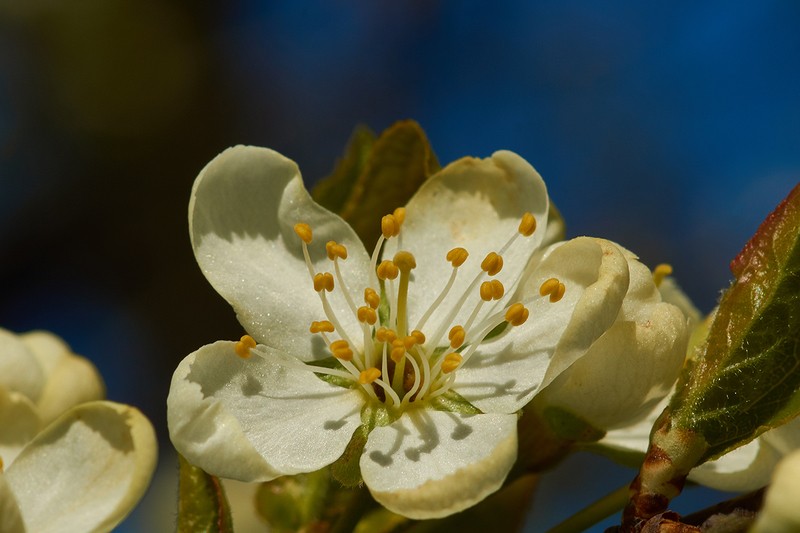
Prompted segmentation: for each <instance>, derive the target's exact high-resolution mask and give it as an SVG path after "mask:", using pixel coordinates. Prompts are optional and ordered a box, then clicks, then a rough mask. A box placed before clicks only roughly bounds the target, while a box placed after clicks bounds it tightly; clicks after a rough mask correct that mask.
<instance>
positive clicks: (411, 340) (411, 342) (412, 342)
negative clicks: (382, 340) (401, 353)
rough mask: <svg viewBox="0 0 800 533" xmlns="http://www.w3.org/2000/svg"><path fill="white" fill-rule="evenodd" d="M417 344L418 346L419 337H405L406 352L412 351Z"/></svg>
mask: <svg viewBox="0 0 800 533" xmlns="http://www.w3.org/2000/svg"><path fill="white" fill-rule="evenodd" d="M417 344H418V342H417V337H415V336H414V335H406V336H405V337H403V346H405V348H406V351H408V350H410V349H411V348H413V347H414V346H416V345H417Z"/></svg>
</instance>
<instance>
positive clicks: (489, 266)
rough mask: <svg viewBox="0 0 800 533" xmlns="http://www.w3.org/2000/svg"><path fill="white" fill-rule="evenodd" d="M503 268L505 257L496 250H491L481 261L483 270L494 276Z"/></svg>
mask: <svg viewBox="0 0 800 533" xmlns="http://www.w3.org/2000/svg"><path fill="white" fill-rule="evenodd" d="M502 269H503V257H502V256H500V255H498V254H497V253H495V252H489V253H488V254H487V255H486V257H485V258H484V259H483V261H482V262H481V270H483V271H484V272H486V273H487V274H489V275H490V276H494V275H495V274H497V273H498V272H500V271H501V270H502Z"/></svg>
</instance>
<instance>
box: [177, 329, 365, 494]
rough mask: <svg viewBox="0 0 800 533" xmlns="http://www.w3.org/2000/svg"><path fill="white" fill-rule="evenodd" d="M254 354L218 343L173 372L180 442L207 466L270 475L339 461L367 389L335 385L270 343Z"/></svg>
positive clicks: (245, 476) (247, 475)
mask: <svg viewBox="0 0 800 533" xmlns="http://www.w3.org/2000/svg"><path fill="white" fill-rule="evenodd" d="M253 352H254V353H253V354H252V355H251V357H250V358H249V359H242V358H240V357H238V356H237V355H236V354H235V353H234V343H231V342H224V341H221V342H217V343H214V344H210V345H208V346H204V347H202V348H200V349H199V350H198V351H196V352H194V353H193V354H191V355H189V356H188V357H186V358H185V359H184V360H183V361H182V362H181V364H180V365H179V366H178V368H177V369H176V370H175V374H174V376H173V378H172V385H171V386H170V392H169V397H168V398H167V421H168V423H169V431H170V438H171V439H172V443H173V444H174V445H175V448H176V449H177V450H178V451H179V452H180V453H181V454H183V456H184V457H186V459H187V460H188V461H189V462H190V463H192V464H194V465H197V466H199V467H200V468H202V469H203V470H205V471H207V472H209V473H211V474H214V475H217V476H221V477H226V478H232V479H238V480H240V481H267V480H270V479H274V478H276V477H278V476H281V475H284V474H297V473H300V472H311V471H314V470H318V469H320V468H322V467H323V466H326V465H329V464H331V463H332V462H333V461H335V460H336V459H337V458H338V457H339V456H340V455H341V454H342V452H343V451H344V449H345V447H346V446H347V443H348V442H349V441H350V437H351V436H352V435H353V431H355V429H356V427H358V426H359V425H360V423H361V407H362V406H363V402H364V399H363V396H362V394H361V393H360V392H358V391H356V390H351V389H345V388H342V387H336V386H334V385H330V384H328V383H326V382H324V381H322V380H321V379H319V378H318V377H316V375H315V374H314V373H313V372H311V371H310V370H308V369H307V367H305V365H303V364H302V363H301V362H299V361H297V360H296V359H294V358H293V357H290V356H286V355H282V354H280V353H278V352H277V351H274V350H271V349H269V348H267V347H264V346H259V347H258V348H257V349H255V350H253Z"/></svg>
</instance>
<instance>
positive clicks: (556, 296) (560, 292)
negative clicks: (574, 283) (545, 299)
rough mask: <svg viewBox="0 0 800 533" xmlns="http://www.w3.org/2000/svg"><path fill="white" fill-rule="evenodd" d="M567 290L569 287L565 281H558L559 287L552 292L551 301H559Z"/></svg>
mask: <svg viewBox="0 0 800 533" xmlns="http://www.w3.org/2000/svg"><path fill="white" fill-rule="evenodd" d="M566 292H567V287H566V285H564V284H563V283H561V282H559V283H558V289H556V291H555V292H551V293H550V303H551V304H554V303H556V302H557V301H559V300H560V299H561V298H563V297H564V294H565V293H566Z"/></svg>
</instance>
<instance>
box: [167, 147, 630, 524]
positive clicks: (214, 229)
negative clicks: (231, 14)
mask: <svg viewBox="0 0 800 533" xmlns="http://www.w3.org/2000/svg"><path fill="white" fill-rule="evenodd" d="M387 193H388V191H387ZM189 221H190V234H191V239H192V245H193V248H194V252H195V257H196V258H197V261H198V263H199V265H200V267H201V269H202V271H203V273H204V274H205V276H206V277H207V279H208V280H209V281H210V283H211V284H212V286H213V287H214V288H215V289H216V290H217V292H219V293H220V295H222V296H223V297H224V298H225V299H226V300H227V301H228V302H229V303H230V304H231V306H232V307H233V308H234V310H235V311H236V314H237V317H238V319H239V321H240V323H241V324H242V325H243V326H244V329H245V330H246V332H247V335H244V336H243V337H242V338H241V339H240V340H239V341H219V342H216V343H213V344H210V345H207V346H204V347H202V348H200V349H199V350H197V351H196V352H194V353H192V354H190V355H189V356H187V357H186V358H185V359H184V360H183V361H182V362H181V363H180V365H179V366H178V368H177V369H176V371H175V374H174V376H173V380H172V384H171V387H170V393H169V398H168V400H167V407H168V423H169V430H170V437H171V439H172V442H173V444H174V445H175V447H176V449H177V450H178V451H179V452H180V453H181V454H183V455H184V457H186V458H187V460H189V461H190V462H191V463H193V464H195V465H197V466H199V467H201V468H203V469H204V470H206V471H207V472H209V473H211V474H214V475H217V476H221V477H226V478H233V479H238V480H241V481H266V480H270V479H274V478H276V477H279V476H282V475H291V474H297V473H302V472H311V471H315V470H318V469H320V468H323V467H325V466H328V465H331V464H334V466H336V465H337V464H349V463H350V462H354V463H356V462H357V467H358V470H359V475H360V477H361V479H363V482H364V484H365V485H366V486H367V488H368V489H369V491H370V492H371V494H372V496H373V497H374V498H375V500H377V501H378V502H379V503H381V504H382V505H384V506H385V507H386V508H388V509H389V510H391V511H394V512H396V513H399V514H402V515H404V516H407V517H411V518H417V519H427V518H436V517H441V516H446V515H448V514H451V513H454V512H458V511H460V510H462V509H465V508H467V507H469V506H471V505H473V504H475V503H477V502H478V501H480V500H482V499H483V498H485V497H486V496H487V495H489V494H490V493H492V492H493V491H495V490H497V489H498V488H499V487H500V486H501V485H502V483H503V481H504V480H505V478H506V476H507V474H508V472H509V470H510V469H511V467H512V465H513V464H514V462H515V460H516V457H517V419H518V413H519V411H520V409H521V408H522V407H523V406H525V405H526V404H527V403H528V402H529V401H530V400H531V398H532V397H533V396H534V395H535V394H536V393H537V392H538V391H539V389H540V388H541V387H543V386H545V385H546V384H548V383H550V382H552V381H553V379H555V377H557V376H558V375H559V373H560V372H561V371H563V370H564V369H567V368H569V367H570V365H572V364H573V363H574V362H575V361H576V360H578V359H579V358H580V357H581V356H582V355H583V354H585V353H586V352H587V350H588V349H589V348H590V347H591V346H592V344H593V343H594V342H595V341H596V340H597V339H598V338H600V337H601V336H602V335H603V333H604V332H605V331H606V329H608V328H609V327H611V325H612V324H613V323H614V321H615V318H616V317H617V315H618V314H619V312H620V310H621V308H622V306H623V301H624V299H625V295H626V293H627V292H628V288H629V281H630V276H629V268H628V261H627V260H626V257H625V255H624V254H623V252H622V251H620V250H619V249H618V248H617V247H616V246H614V245H613V243H609V242H608V241H602V240H597V239H590V238H578V239H574V240H572V241H568V242H565V243H559V244H556V245H553V246H550V247H548V248H547V249H546V251H543V250H540V248H542V247H543V244H545V239H546V237H545V235H546V232H547V225H548V224H547V223H548V197H547V191H546V188H545V185H544V182H543V181H542V179H541V177H540V176H539V174H538V173H537V172H536V171H535V170H534V169H533V167H531V166H530V165H529V164H528V163H527V162H526V161H524V160H523V159H522V158H520V157H519V156H517V155H516V154H513V153H511V152H505V151H501V152H496V153H495V154H493V155H492V156H491V157H490V158H487V159H474V158H464V159H461V160H458V161H456V162H454V163H452V164H450V165H448V166H447V167H446V168H444V169H443V170H441V171H440V172H438V173H437V174H436V175H434V176H432V177H431V178H430V179H429V180H428V181H427V182H426V183H425V184H423V186H422V187H421V188H420V189H419V191H418V192H417V193H416V194H415V196H414V197H413V198H412V199H411V200H410V201H409V203H408V204H407V205H406V206H405V207H404V208H399V209H397V210H396V211H395V212H393V213H391V214H387V215H386V216H384V217H383V218H382V219H381V220H376V222H375V223H376V224H380V226H381V230H382V235H381V237H380V238H379V241H378V243H377V244H376V246H375V248H374V250H373V251H372V252H371V253H370V252H368V251H367V250H366V249H365V247H364V244H362V243H361V241H360V240H359V238H358V236H357V235H356V234H355V232H354V231H353V229H352V228H351V227H350V226H349V225H348V224H347V223H346V222H344V221H343V220H342V219H341V218H339V217H338V216H337V215H335V214H333V213H331V212H329V211H327V210H326V209H324V208H323V207H321V206H319V205H318V204H316V203H315V202H314V201H313V200H312V199H311V197H310V196H309V194H308V192H307V191H306V189H305V188H304V186H303V183H302V179H301V177H300V173H299V170H298V168H297V166H296V165H295V163H294V162H292V161H290V160H288V159H286V158H285V157H283V156H281V155H280V154H278V153H276V152H274V151H271V150H268V149H263V148H254V147H241V146H240V147H235V148H231V149H229V150H227V151H225V152H223V153H222V154H220V155H219V156H217V157H216V158H215V159H214V160H212V161H211V162H210V163H209V164H208V165H207V166H206V168H205V169H204V170H203V171H202V172H201V173H200V175H199V176H198V178H197V180H196V181H195V184H194V188H193V191H192V197H191V202H190V207H189ZM533 258H535V259H533ZM529 265H532V266H530V267H529Z"/></svg>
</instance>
